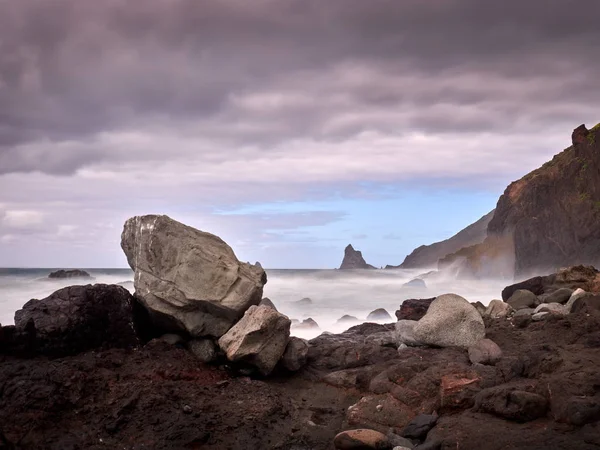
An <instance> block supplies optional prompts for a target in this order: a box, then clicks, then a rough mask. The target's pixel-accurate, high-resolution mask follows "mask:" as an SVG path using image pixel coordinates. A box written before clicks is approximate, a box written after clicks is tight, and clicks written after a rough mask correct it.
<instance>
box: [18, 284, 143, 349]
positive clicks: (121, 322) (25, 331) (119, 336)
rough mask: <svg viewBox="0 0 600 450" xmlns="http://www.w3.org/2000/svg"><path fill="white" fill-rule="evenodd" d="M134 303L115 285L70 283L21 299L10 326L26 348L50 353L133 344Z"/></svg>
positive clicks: (134, 336)
mask: <svg viewBox="0 0 600 450" xmlns="http://www.w3.org/2000/svg"><path fill="white" fill-rule="evenodd" d="M134 305H135V300H134V298H133V297H132V296H131V294H130V293H129V291H128V290H127V289H125V288H123V287H121V286H116V285H106V284H95V285H87V286H70V287H66V288H63V289H60V290H58V291H56V292H54V293H53V294H51V295H50V296H49V297H46V298H45V299H43V300H35V299H34V300H30V301H29V302H27V303H26V304H25V305H24V306H23V308H22V309H20V310H18V311H17V312H16V313H15V332H16V334H18V335H20V336H21V338H20V339H22V340H26V341H27V343H26V344H25V348H26V350H29V351H32V352H36V353H42V354H45V355H51V356H62V355H73V354H77V353H80V352H82V351H85V350H90V349H94V348H110V347H133V346H136V345H138V344H139V341H138V337H137V334H136V325H135V323H134Z"/></svg>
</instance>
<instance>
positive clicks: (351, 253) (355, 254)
mask: <svg viewBox="0 0 600 450" xmlns="http://www.w3.org/2000/svg"><path fill="white" fill-rule="evenodd" d="M340 269H375V267H374V266H372V265H371V264H367V262H366V261H365V258H363V255H362V253H361V252H359V251H358V250H354V247H352V244H348V246H347V247H346V248H345V249H344V259H343V260H342V265H341V266H340Z"/></svg>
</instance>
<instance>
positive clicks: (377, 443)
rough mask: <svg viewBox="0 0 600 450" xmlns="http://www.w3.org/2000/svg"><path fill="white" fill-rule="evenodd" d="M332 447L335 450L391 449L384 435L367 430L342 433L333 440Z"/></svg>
mask: <svg viewBox="0 0 600 450" xmlns="http://www.w3.org/2000/svg"><path fill="white" fill-rule="evenodd" d="M333 445H334V446H335V448H336V449H337V450H385V449H391V448H392V445H391V444H390V442H389V441H388V438H387V437H386V435H385V434H383V433H379V432H378V431H375V430H368V429H358V430H348V431H342V432H341V433H339V434H338V435H337V436H336V437H335V439H334V440H333Z"/></svg>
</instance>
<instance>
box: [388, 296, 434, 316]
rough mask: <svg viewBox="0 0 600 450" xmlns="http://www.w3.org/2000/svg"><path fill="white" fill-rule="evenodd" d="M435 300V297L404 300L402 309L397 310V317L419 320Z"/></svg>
mask: <svg viewBox="0 0 600 450" xmlns="http://www.w3.org/2000/svg"><path fill="white" fill-rule="evenodd" d="M434 300H435V297H433V298H423V299H408V300H404V301H403V302H402V304H401V305H400V309H399V310H397V311H396V318H397V319H398V320H419V319H421V318H422V317H423V316H424V315H425V313H427V310H428V309H429V306H430V305H431V303H432V302H433V301H434Z"/></svg>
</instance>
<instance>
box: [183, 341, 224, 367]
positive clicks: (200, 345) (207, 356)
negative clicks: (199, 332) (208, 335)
mask: <svg viewBox="0 0 600 450" xmlns="http://www.w3.org/2000/svg"><path fill="white" fill-rule="evenodd" d="M188 349H189V351H190V352H192V353H193V354H194V355H195V356H196V357H197V358H198V359H199V360H200V361H202V362H204V363H209V362H211V361H214V360H215V358H216V357H217V347H216V345H215V343H214V342H213V341H212V340H210V339H192V340H191V341H190V342H188Z"/></svg>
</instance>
